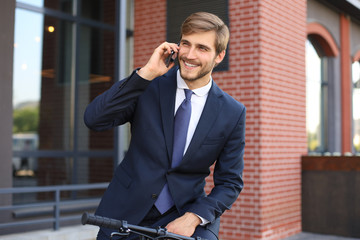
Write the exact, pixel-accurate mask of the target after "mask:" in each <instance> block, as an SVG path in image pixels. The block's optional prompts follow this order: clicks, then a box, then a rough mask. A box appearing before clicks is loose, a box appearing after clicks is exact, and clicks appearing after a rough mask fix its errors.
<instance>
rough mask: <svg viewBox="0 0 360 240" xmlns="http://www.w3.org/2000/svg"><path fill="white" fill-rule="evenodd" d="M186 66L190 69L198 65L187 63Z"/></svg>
mask: <svg viewBox="0 0 360 240" xmlns="http://www.w3.org/2000/svg"><path fill="white" fill-rule="evenodd" d="M185 65H186V66H188V67H196V65H194V64H190V63H187V62H185Z"/></svg>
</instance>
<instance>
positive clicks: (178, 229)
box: [166, 212, 201, 237]
mask: <svg viewBox="0 0 360 240" xmlns="http://www.w3.org/2000/svg"><path fill="white" fill-rule="evenodd" d="M200 223H201V220H200V218H199V217H198V216H196V214H194V213H191V212H187V213H185V214H184V215H183V216H181V217H179V218H177V219H175V220H174V221H172V222H170V223H169V224H168V225H167V226H166V229H167V230H168V231H169V232H172V233H175V234H180V235H184V236H187V237H191V236H192V235H193V234H194V232H195V229H196V227H197V226H198V225H200Z"/></svg>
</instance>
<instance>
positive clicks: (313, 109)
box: [306, 40, 328, 153]
mask: <svg viewBox="0 0 360 240" xmlns="http://www.w3.org/2000/svg"><path fill="white" fill-rule="evenodd" d="M325 68H326V61H325V60H324V59H323V58H321V57H319V55H318V53H317V51H316V50H315V48H314V46H313V44H312V43H311V42H310V41H309V40H308V41H306V132H307V138H308V152H309V153H314V152H319V153H321V152H325V151H327V150H328V144H327V109H328V106H327V105H328V104H327V92H328V91H327V86H328V81H327V77H326V74H325V73H326V71H325Z"/></svg>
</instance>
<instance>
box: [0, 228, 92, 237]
mask: <svg viewBox="0 0 360 240" xmlns="http://www.w3.org/2000/svg"><path fill="white" fill-rule="evenodd" d="M98 229H99V228H98V227H96V226H91V225H85V226H82V225H77V226H74V227H62V228H61V229H60V230H58V231H53V230H42V231H33V232H25V233H20V234H11V235H3V236H0V239H1V240H95V239H96V235H97V232H98Z"/></svg>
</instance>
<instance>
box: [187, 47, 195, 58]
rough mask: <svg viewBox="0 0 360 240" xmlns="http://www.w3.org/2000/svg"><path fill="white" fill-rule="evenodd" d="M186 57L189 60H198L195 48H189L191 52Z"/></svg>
mask: <svg viewBox="0 0 360 240" xmlns="http://www.w3.org/2000/svg"><path fill="white" fill-rule="evenodd" d="M186 57H187V58H189V59H194V58H196V51H195V48H193V47H191V48H189V51H188V53H187V56H186Z"/></svg>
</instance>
